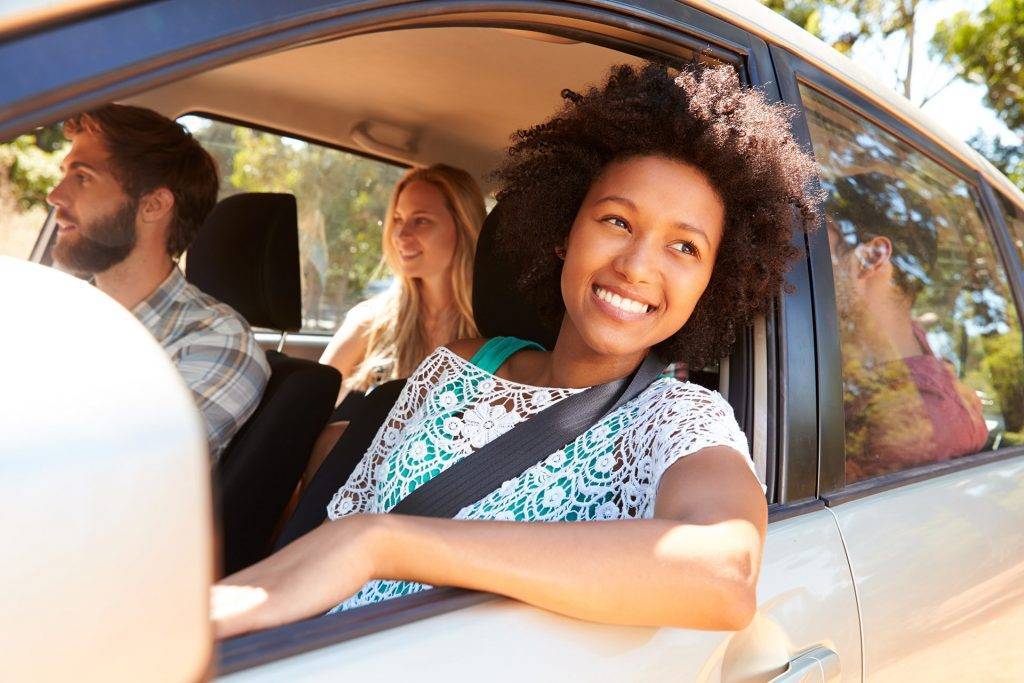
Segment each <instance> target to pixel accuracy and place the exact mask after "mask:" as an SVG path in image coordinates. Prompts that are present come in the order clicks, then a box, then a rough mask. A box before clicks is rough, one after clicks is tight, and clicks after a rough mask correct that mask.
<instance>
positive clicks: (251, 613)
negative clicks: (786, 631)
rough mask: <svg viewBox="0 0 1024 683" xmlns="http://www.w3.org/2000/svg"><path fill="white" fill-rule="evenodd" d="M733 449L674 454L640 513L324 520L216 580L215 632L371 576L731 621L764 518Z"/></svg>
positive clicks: (696, 624)
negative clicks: (652, 500) (595, 518)
mask: <svg viewBox="0 0 1024 683" xmlns="http://www.w3.org/2000/svg"><path fill="white" fill-rule="evenodd" d="M743 457H744V456H742V455H740V454H739V453H738V452H736V451H734V450H733V449H731V448H728V447H724V446H723V447H712V448H706V449H704V450H701V451H699V452H697V453H694V454H692V455H689V456H687V457H685V458H682V459H681V460H679V461H677V462H676V463H675V464H673V465H672V466H671V467H670V468H669V469H668V470H667V471H666V472H665V474H664V476H663V477H662V480H661V485H660V490H659V492H658V497H657V502H656V507H655V517H654V519H648V520H618V521H607V522H551V523H542V522H532V523H522V522H486V521H461V520H448V519H428V518H418V517H408V516H401V515H360V516H354V517H351V518H344V519H341V520H338V521H336V522H332V523H329V524H325V525H323V526H322V527H320V528H319V529H317V530H315V531H313V532H311V533H310V534H308V535H306V536H305V537H303V538H301V539H299V540H298V541H296V542H295V543H293V544H291V545H290V546H288V547H287V548H285V549H283V550H282V551H281V552H279V553H277V554H276V555H274V556H272V557H270V558H268V559H267V560H264V561H263V562H261V563H259V564H257V565H255V566H253V567H251V568H249V569H246V570H245V571H242V572H239V573H238V574H235V575H233V576H231V577H228V578H227V579H225V582H224V583H225V584H230V586H218V587H217V588H216V589H215V594H214V617H215V620H216V626H217V633H218V636H220V637H224V636H228V635H234V634H236V633H241V632H244V631H248V630H253V629H258V628H266V627H269V626H274V625H278V624H282V623H287V622H289V621H293V620H296V619H300V618H303V617H307V616H312V615H314V614H318V613H320V612H323V611H325V610H327V609H329V608H330V607H333V606H334V605H335V604H337V603H339V602H341V601H343V600H344V599H345V598H347V597H349V596H350V595H352V594H353V593H355V592H356V591H357V590H358V589H359V588H360V587H361V586H362V585H363V583H364V582H365V581H367V580H370V579H373V578H380V579H402V580H409V581H418V582H422V583H428V584H432V585H447V586H460V587H464V588H471V589H476V590H483V591H490V592H494V593H499V594H502V595H506V596H509V597H511V598H515V599H517V600H522V601H523V602H527V603H530V604H532V605H536V606H538V607H542V608H544V609H549V610H552V611H554V612H559V613H562V614H566V615H569V616H573V617H577V618H580V619H587V620H590V621H596V622H601V623H608V624H631V625H644V626H675V627H681V628H700V629H712V630H736V629H741V628H743V627H745V626H746V625H747V624H748V623H749V622H750V620H751V619H752V618H753V615H754V612H755V610H756V595H755V588H756V584H757V576H758V572H759V569H760V563H761V550H762V547H763V543H764V535H765V530H766V525H767V508H766V505H765V499H764V494H763V492H762V490H761V487H760V485H759V483H758V482H757V480H756V478H755V477H754V475H753V474H752V473H751V471H750V469H749V467H748V466H747V465H746V463H744V462H743ZM232 586H235V587H237V586H247V587H249V588H248V589H245V588H242V589H239V588H232ZM218 591H219V592H220V596H218V595H217V592H218ZM233 598H234V599H233ZM247 600H248V601H249V602H247ZM250 602H251V603H252V604H251V605H250Z"/></svg>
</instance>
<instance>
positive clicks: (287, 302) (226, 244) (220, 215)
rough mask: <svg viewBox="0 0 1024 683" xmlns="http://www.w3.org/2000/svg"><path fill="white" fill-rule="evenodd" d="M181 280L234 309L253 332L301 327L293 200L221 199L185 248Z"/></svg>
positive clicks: (257, 195)
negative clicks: (264, 328) (186, 280)
mask: <svg viewBox="0 0 1024 683" xmlns="http://www.w3.org/2000/svg"><path fill="white" fill-rule="evenodd" d="M185 277H186V278H187V279H188V281H189V282H191V283H192V284H194V285H195V286H196V287H198V288H199V289H201V290H203V291H204V292H206V293H207V294H209V295H210V296H212V297H214V298H216V299H219V300H220V301H223V302H224V303H226V304H227V305H229V306H231V307H232V308H234V309H235V310H236V311H238V312H239V313H241V314H242V316H243V317H244V318H245V319H246V320H248V321H249V324H250V325H252V326H253V327H269V328H271V329H274V330H284V331H296V330H298V329H299V328H300V327H301V326H302V294H301V290H300V286H299V277H300V276H299V229H298V217H297V210H296V206H295V196H294V195H290V194H272V193H263V192H253V193H244V194H236V195H232V196H231V197H225V198H224V199H222V200H221V201H220V202H218V203H217V206H215V207H214V208H213V211H211V212H210V215H209V216H208V217H207V219H206V221H205V222H204V223H203V226H202V227H201V228H200V229H199V234H198V235H196V238H195V240H194V241H193V242H192V244H191V246H189V248H188V254H187V255H186V258H185Z"/></svg>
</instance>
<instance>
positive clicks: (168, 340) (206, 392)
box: [47, 105, 270, 461]
mask: <svg viewBox="0 0 1024 683" xmlns="http://www.w3.org/2000/svg"><path fill="white" fill-rule="evenodd" d="M64 134H65V135H66V136H67V137H68V138H69V139H70V140H71V151H70V153H68V155H67V157H66V158H65V159H64V161H63V163H62V164H61V171H62V172H63V174H64V175H63V178H62V180H61V182H60V184H58V185H57V186H56V187H55V188H53V190H52V191H51V192H50V194H49V196H48V197H47V201H48V202H49V203H50V205H51V206H53V207H54V208H55V209H56V220H57V242H56V244H55V245H54V248H53V258H54V261H55V262H56V263H57V265H58V266H60V267H61V268H63V269H65V270H69V271H71V272H74V273H76V274H78V275H81V276H85V277H91V278H92V280H93V282H94V284H95V285H96V287H97V288H98V289H100V290H101V291H103V292H105V293H106V294H108V295H109V296H110V297H111V298H113V299H114V300H116V301H117V302H118V303H120V304H121V305H122V306H124V307H125V308H127V309H128V310H129V311H131V312H132V313H133V314H134V315H135V317H136V318H138V319H139V321H140V322H141V323H142V324H143V325H145V326H146V328H147V329H149V331H150V332H151V333H152V334H153V336H154V337H156V339H157V341H159V342H160V344H161V345H162V346H163V347H164V349H165V350H166V351H167V353H168V354H169V355H170V356H171V360H172V361H173V362H174V364H175V365H176V366H177V368H178V370H179V372H181V375H182V377H183V378H184V380H185V384H186V385H187V386H188V387H189V389H190V390H191V391H192V394H193V396H194V398H195V401H196V404H197V406H198V407H199V411H200V413H201V414H202V416H203V421H204V423H205V426H206V434H207V440H208V442H209V449H210V456H211V458H212V459H213V460H214V461H216V460H217V458H218V457H219V456H220V455H221V453H222V452H223V451H224V448H225V447H226V446H227V444H228V443H229V442H230V441H231V437H232V436H233V435H234V434H235V432H237V431H238V429H239V428H240V427H241V426H242V425H243V424H244V423H245V421H246V420H247V419H248V418H249V417H250V416H251V415H252V413H253V411H255V410H256V406H257V404H258V403H259V400H260V397H261V396H262V394H263V390H264V389H265V388H266V384H267V379H268V377H269V376H270V367H269V365H268V364H267V360H266V356H265V355H264V354H263V351H262V350H261V349H260V348H259V346H258V345H257V344H256V340H255V338H254V337H253V334H252V330H251V329H250V328H249V325H248V324H247V323H246V322H245V320H244V319H243V318H242V317H241V316H240V315H239V314H238V313H237V312H236V311H234V310H233V309H232V308H231V307H229V306H227V305H226V304H223V303H221V302H219V301H217V300H216V299H214V298H213V297H211V296H209V295H207V294H204V293H203V292H201V291H200V290H198V289H197V288H196V287H194V286H193V285H191V284H189V283H188V282H186V280H185V278H184V276H183V275H182V273H181V270H180V269H179V268H178V263H177V261H178V258H179V257H180V256H181V254H182V253H183V252H184V251H185V249H186V248H187V247H188V245H189V244H190V243H191V242H192V239H193V238H194V237H195V236H196V233H197V232H198V230H199V226H200V225H201V224H202V223H203V221H204V220H205V218H206V216H207V214H209V213H210V211H211V210H212V209H213V206H214V204H215V203H216V201H217V188H218V180H217V167H216V164H215V163H214V161H213V159H212V158H211V157H210V155H209V154H208V153H207V152H206V151H205V150H204V149H203V148H202V147H201V146H200V145H199V143H198V142H197V141H196V140H195V138H193V137H192V135H190V134H189V133H188V131H186V130H185V128H184V127H182V126H181V125H180V124H178V123H175V122H174V121H171V120H170V119H167V118H165V117H163V116H161V115H160V114H157V113H156V112H154V111H150V110H148V109H142V108H140V107H129V106H121V105H107V106H105V107H101V108H99V109H96V110H93V111H90V112H87V113H84V114H78V115H76V116H73V117H71V118H70V119H68V120H67V121H65V122H64Z"/></svg>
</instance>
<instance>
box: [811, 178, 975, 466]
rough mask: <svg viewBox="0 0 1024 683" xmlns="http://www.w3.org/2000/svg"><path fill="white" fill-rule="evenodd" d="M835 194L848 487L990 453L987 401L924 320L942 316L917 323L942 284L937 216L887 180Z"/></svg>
mask: <svg viewBox="0 0 1024 683" xmlns="http://www.w3.org/2000/svg"><path fill="white" fill-rule="evenodd" d="M830 189H831V190H832V192H831V201H830V202H829V214H830V215H829V218H828V220H827V223H828V233H829V235H828V236H829V244H830V246H831V251H832V263H833V272H834V277H835V284H836V298H837V305H838V309H839V317H840V336H841V342H842V354H843V387H844V396H843V398H844V408H845V414H846V480H847V482H848V483H849V482H853V481H858V480H861V479H866V478H868V477H875V476H878V475H882V474H886V473H888V472H894V471H899V470H904V469H907V468H910V467H914V466H917V465H921V464H924V463H929V462H936V461H940V460H948V459H950V458H955V457H958V456H962V455H967V454H970V453H975V452H977V451H979V450H981V449H982V448H983V447H984V445H985V442H986V440H987V437H988V432H987V429H986V426H985V421H984V418H983V416H982V405H981V401H980V400H979V398H978V396H977V395H976V394H975V392H974V391H973V390H971V389H970V388H969V387H967V386H966V385H964V384H963V383H961V382H960V381H959V380H958V379H957V377H956V373H955V372H954V369H953V366H952V365H951V364H950V363H949V362H947V361H945V360H943V359H941V358H939V357H937V356H936V355H935V354H934V353H933V351H932V349H931V347H930V345H929V343H928V340H927V337H926V336H925V331H924V329H923V328H922V325H921V322H922V321H925V322H927V321H928V320H929V318H930V319H932V320H934V319H935V318H936V312H930V313H925V314H924V315H921V317H920V318H918V319H915V316H914V303H915V301H916V300H917V298H918V296H919V295H920V294H921V293H922V291H924V290H925V289H926V288H927V287H929V286H931V285H932V284H933V282H934V279H935V278H936V277H940V278H941V274H938V273H936V272H935V271H936V270H937V268H936V262H937V260H938V251H939V250H938V244H937V228H936V225H935V224H934V222H933V221H932V219H931V211H930V210H929V209H928V207H927V205H926V204H925V203H924V202H923V200H922V199H921V198H919V197H918V196H916V195H915V193H913V192H911V191H909V190H908V188H906V186H905V185H903V183H902V182H901V181H898V180H895V179H893V178H891V177H889V176H886V175H883V174H880V173H875V172H872V173H865V174H860V175H857V176H850V177H843V178H839V179H838V180H836V181H835V182H834V183H832V187H831V188H830ZM938 314H939V315H941V314H942V312H938Z"/></svg>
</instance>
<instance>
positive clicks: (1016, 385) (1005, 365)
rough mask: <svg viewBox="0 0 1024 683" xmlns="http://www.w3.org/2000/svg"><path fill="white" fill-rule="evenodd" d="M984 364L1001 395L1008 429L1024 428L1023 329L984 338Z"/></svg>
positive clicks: (1001, 404)
mask: <svg viewBox="0 0 1024 683" xmlns="http://www.w3.org/2000/svg"><path fill="white" fill-rule="evenodd" d="M985 353H986V355H985V359H984V360H983V361H982V366H983V367H984V368H985V370H986V371H987V372H988V374H989V377H990V380H991V383H992V388H993V389H994V390H995V392H996V396H997V397H998V398H999V407H1000V410H1001V411H1002V414H1003V420H1004V422H1005V423H1006V430H1007V431H1008V432H1019V431H1021V430H1024V343H1022V339H1021V334H1020V330H1016V329H1015V330H1013V331H1012V332H1010V333H1009V334H1004V335H1001V336H997V337H992V338H990V339H986V340H985Z"/></svg>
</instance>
